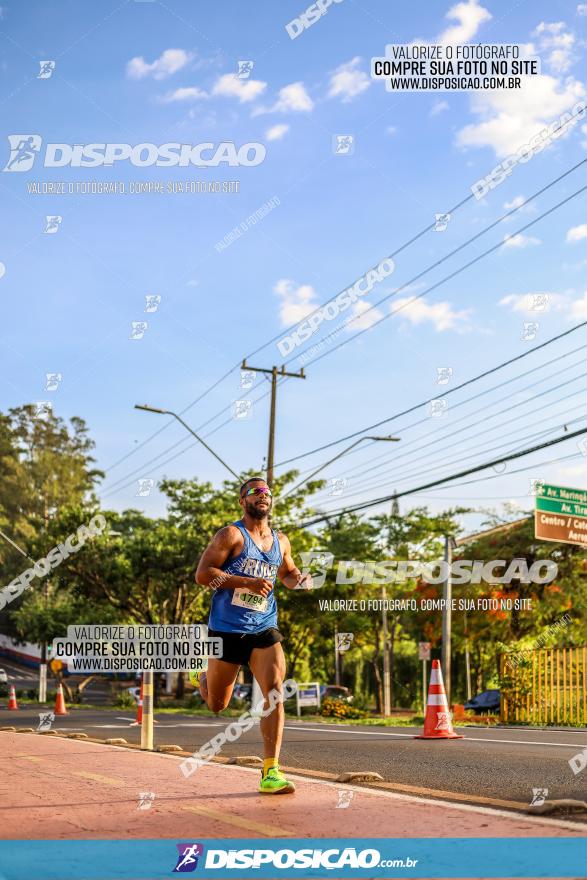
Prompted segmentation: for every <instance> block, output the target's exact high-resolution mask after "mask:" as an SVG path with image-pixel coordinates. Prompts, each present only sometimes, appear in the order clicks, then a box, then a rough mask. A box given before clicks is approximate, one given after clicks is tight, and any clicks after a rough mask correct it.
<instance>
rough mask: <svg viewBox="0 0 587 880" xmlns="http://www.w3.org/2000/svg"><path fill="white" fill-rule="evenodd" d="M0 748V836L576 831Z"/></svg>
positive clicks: (69, 754)
mask: <svg viewBox="0 0 587 880" xmlns="http://www.w3.org/2000/svg"><path fill="white" fill-rule="evenodd" d="M0 752H1V753H2V756H3V761H2V765H3V766H2V774H1V776H0V839H4V840H14V839H23V838H29V839H36V840H51V839H53V840H55V839H60V840H68V839H71V840H80V839H99V838H102V839H115V838H131V839H133V838H134V839H153V838H158V839H160V838H171V839H175V840H180V839H181V838H182V837H185V838H186V839H189V838H190V836H193V834H194V829H196V828H197V834H198V837H199V838H202V839H204V838H244V839H251V838H260V839H263V838H264V839H271V838H287V837H314V838H321V837H322V838H360V837H370V838H372V837H394V838H397V837H408V838H410V837H413V838H415V837H431V838H432V837H517V838H527V837H583V838H584V837H585V836H586V834H587V828H586V827H585V826H584V825H583V826H580V825H574V824H573V823H571V822H570V821H564V820H552V819H541V818H538V817H526V816H523V815H517V814H513V813H506V812H501V811H496V810H490V809H486V808H483V807H475V806H464V805H456V804H454V803H450V804H449V803H446V802H439V801H433V800H427V799H421V798H416V797H412V796H409V795H403V794H398V793H395V792H388V791H373V790H368V789H365V788H361V787H359V786H352V785H347V784H340V783H332V782H323V781H314V780H308V779H307V778H302V777H299V778H297V779H296V778H295V776H293V778H294V779H295V781H296V786H297V791H296V793H295V794H294V795H282V796H267V795H266V796H263V795H259V794H258V793H257V785H258V781H259V771H258V770H256V769H252V768H248V767H237V766H226V765H221V764H209V765H207V766H204V767H201V768H200V769H199V770H198V771H197V772H196V773H194V774H193V775H192V776H191V777H190V778H189V779H185V778H184V776H183V775H182V774H181V772H180V769H179V763H180V760H182V759H180V758H178V757H173V756H171V755H163V754H158V753H145V752H141V751H139V750H130V749H126V748H119V747H116V746H111V745H102V744H97V743H90V742H84V741H80V740H71V739H65V738H62V737H57V736H55V737H53V736H39V735H37V734H26V733H18V734H17V733H12V732H6V731H2V732H0ZM289 775H292V774H289ZM141 792H152V793H153V794H154V796H155V797H154V800H153V803H152V806H151V807H150V808H149V809H140V808H139V801H140V795H141ZM340 792H345V793H346V794H344V795H341V794H340ZM341 801H350V803H349V806H348V807H346V808H341V807H338V806H337V805H338V804H339V803H340V802H341Z"/></svg>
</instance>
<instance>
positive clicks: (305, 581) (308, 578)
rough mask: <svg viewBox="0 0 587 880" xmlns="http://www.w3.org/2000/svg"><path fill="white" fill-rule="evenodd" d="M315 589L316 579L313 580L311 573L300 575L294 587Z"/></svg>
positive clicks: (295, 588) (297, 588)
mask: <svg viewBox="0 0 587 880" xmlns="http://www.w3.org/2000/svg"><path fill="white" fill-rule="evenodd" d="M313 589H314V581H313V580H312V575H311V574H302V575H300V577H299V580H298V582H297V584H296V585H295V587H294V590H313Z"/></svg>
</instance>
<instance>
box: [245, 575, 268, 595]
mask: <svg viewBox="0 0 587 880" xmlns="http://www.w3.org/2000/svg"><path fill="white" fill-rule="evenodd" d="M246 589H247V590H250V591H251V593H256V594H257V596H263V597H266V596H268V595H269V593H270V592H271V590H272V589H273V584H272V583H271V581H267V580H265V578H247V586H246Z"/></svg>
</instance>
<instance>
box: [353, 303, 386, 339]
mask: <svg viewBox="0 0 587 880" xmlns="http://www.w3.org/2000/svg"><path fill="white" fill-rule="evenodd" d="M380 318H383V312H380V311H379V309H374V308H371V306H370V305H369V303H367V302H365V300H359V301H358V302H356V303H355V304H354V306H353V308H352V320H351V321H349V322H348V323H347V326H346V329H347V330H348V332H349V333H356V331H357V330H368V329H369V327H372V326H373V324H376V323H377V321H379V320H380Z"/></svg>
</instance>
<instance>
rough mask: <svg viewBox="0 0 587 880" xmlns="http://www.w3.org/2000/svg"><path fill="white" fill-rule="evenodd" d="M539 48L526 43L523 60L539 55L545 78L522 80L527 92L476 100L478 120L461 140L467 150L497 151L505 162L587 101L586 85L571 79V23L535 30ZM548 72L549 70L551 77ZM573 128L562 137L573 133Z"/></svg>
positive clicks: (495, 94)
mask: <svg viewBox="0 0 587 880" xmlns="http://www.w3.org/2000/svg"><path fill="white" fill-rule="evenodd" d="M533 36H534V37H535V38H536V39H537V44H536V45H534V44H533V43H526V44H522V52H521V56H522V57H523V58H531V57H536V56H539V57H540V58H541V59H542V60H543V65H542V67H543V73H542V74H541V75H539V76H525V77H523V78H522V84H521V88H519V89H502V90H496V91H479V92H476V93H474V94H473V95H472V96H471V110H472V113H473V115H474V116H476V117H477V121H476V122H474V123H471V124H469V125H466V126H465V127H464V128H462V129H461V130H460V131H459V133H458V135H457V143H458V144H459V145H460V146H462V147H492V148H493V150H494V151H495V153H496V155H497V156H498V157H499V158H500V159H502V158H504V157H505V156H508V155H510V154H512V153H516V152H517V151H518V150H519V149H520V148H521V147H523V146H525V145H526V144H528V143H529V142H530V141H531V140H532V138H533V137H534V136H535V135H537V134H538V133H539V132H540V131H542V129H544V128H545V127H546V126H548V125H549V124H550V123H551V122H554V121H556V120H557V119H558V118H559V117H560V116H561V115H562V114H563V113H565V112H566V111H568V110H570V109H571V108H572V107H573V106H574V105H575V104H576V103H577V101H578V100H579V99H580V98H583V97H584V96H585V92H586V90H585V86H584V84H583V83H582V82H581V81H580V80H577V79H575V78H574V77H572V76H569V75H565V76H563V75H562V74H567V71H568V69H569V67H570V66H571V64H572V63H573V62H574V60H575V52H574V47H575V43H576V40H575V36H574V34H572V33H571V32H570V31H569V30H568V28H567V26H566V24H565V23H564V22H562V21H559V22H550V23H547V22H541V23H540V24H539V25H538V27H537V28H536V29H535V30H534V33H533ZM546 68H549V71H548V72H546ZM572 129H573V126H572V125H568V126H566V129H565V130H564V134H563V135H562V136H561V137H562V138H565V137H567V136H568V134H569V133H570V132H571V131H572Z"/></svg>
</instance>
